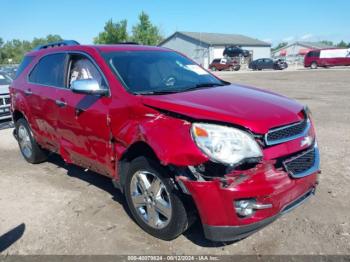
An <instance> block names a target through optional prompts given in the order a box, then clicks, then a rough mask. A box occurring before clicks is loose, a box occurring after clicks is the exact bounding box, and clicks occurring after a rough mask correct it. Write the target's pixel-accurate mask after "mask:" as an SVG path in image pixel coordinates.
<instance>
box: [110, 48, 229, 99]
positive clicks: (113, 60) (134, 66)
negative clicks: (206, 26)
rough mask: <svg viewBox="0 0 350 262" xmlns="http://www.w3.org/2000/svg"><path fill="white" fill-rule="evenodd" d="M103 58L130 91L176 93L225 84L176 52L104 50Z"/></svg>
mask: <svg viewBox="0 0 350 262" xmlns="http://www.w3.org/2000/svg"><path fill="white" fill-rule="evenodd" d="M104 57H105V59H106V61H107V63H108V64H109V65H110V66H111V67H112V69H113V70H114V72H115V73H116V74H117V76H118V77H119V78H120V79H121V80H122V82H123V84H124V85H125V87H126V88H127V89H128V90H129V91H131V92H132V93H139V94H152V93H173V92H174V93H175V92H183V91H186V90H191V89H195V88H203V87H213V86H219V85H224V82H222V81H220V80H219V79H217V78H215V77H214V76H212V75H211V74H209V73H208V72H207V71H205V70H204V69H203V68H201V67H200V66H198V65H196V64H195V63H193V62H192V61H191V60H189V59H188V58H186V57H184V56H182V55H180V54H178V53H176V52H168V51H122V52H111V53H104Z"/></svg>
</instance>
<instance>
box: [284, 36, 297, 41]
mask: <svg viewBox="0 0 350 262" xmlns="http://www.w3.org/2000/svg"><path fill="white" fill-rule="evenodd" d="M294 39H295V36H288V37H285V38H283V39H282V41H283V42H291V41H293V40H294Z"/></svg>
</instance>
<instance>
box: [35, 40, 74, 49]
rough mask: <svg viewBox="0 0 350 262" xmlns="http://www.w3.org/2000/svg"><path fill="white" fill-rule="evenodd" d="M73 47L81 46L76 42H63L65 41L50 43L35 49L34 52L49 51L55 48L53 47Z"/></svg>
mask: <svg viewBox="0 0 350 262" xmlns="http://www.w3.org/2000/svg"><path fill="white" fill-rule="evenodd" d="M72 45H80V44H79V43H78V42H77V41H74V40H63V41H59V42H54V43H48V44H46V45H39V46H37V47H35V48H34V51H38V50H41V49H47V48H53V47H59V46H72Z"/></svg>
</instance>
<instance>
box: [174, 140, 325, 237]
mask: <svg viewBox="0 0 350 262" xmlns="http://www.w3.org/2000/svg"><path fill="white" fill-rule="evenodd" d="M313 149H314V150H315V152H316V158H315V159H314V164H313V165H312V166H311V167H309V170H308V171H309V172H304V176H302V177H300V178H295V177H293V176H292V175H291V174H290V173H288V172H287V170H285V169H283V168H277V167H276V166H275V164H274V163H273V162H270V161H264V162H263V163H262V164H259V165H257V166H256V167H254V168H251V169H249V170H244V171H240V172H238V171H235V173H232V174H228V175H226V176H225V179H224V180H225V182H223V180H222V179H213V180H211V181H193V180H190V179H187V178H185V177H179V180H181V182H182V183H183V185H184V186H185V187H186V189H187V190H188V192H189V193H190V194H191V195H192V198H193V199H194V202H195V203H196V206H197V209H198V212H199V215H200V217H201V221H202V224H203V227H204V231H205V236H206V238H208V239H211V240H213V241H232V240H238V239H242V238H244V237H246V236H248V235H250V234H252V233H254V232H256V231H257V230H259V229H261V228H262V227H264V226H266V225H268V224H270V223H271V222H273V221H274V220H275V219H277V218H278V217H279V216H281V215H283V214H285V213H286V212H289V211H290V210H292V209H293V208H295V207H297V206H299V205H300V204H302V203H303V202H304V201H305V200H306V199H308V198H309V197H310V196H312V195H313V193H314V192H315V188H316V186H317V183H318V182H317V180H318V178H317V177H318V173H319V172H320V171H319V157H318V148H317V144H316V145H314V147H313ZM301 157H304V156H303V154H301ZM245 199H248V200H249V199H253V200H254V201H255V202H254V203H257V205H258V206H263V207H267V208H262V209H259V208H256V209H255V210H254V212H253V213H252V214H251V215H249V216H246V217H242V216H240V215H239V214H238V213H237V209H236V208H235V203H237V201H240V200H245ZM253 206H254V205H253Z"/></svg>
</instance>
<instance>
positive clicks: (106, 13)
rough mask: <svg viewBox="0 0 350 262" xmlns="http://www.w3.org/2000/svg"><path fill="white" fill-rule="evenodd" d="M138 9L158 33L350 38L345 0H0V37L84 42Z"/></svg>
mask: <svg viewBox="0 0 350 262" xmlns="http://www.w3.org/2000/svg"><path fill="white" fill-rule="evenodd" d="M142 10H143V11H145V12H146V13H148V14H149V15H150V18H151V20H152V22H153V23H154V24H156V25H158V26H159V27H160V29H161V32H162V34H163V35H164V36H168V35H170V34H172V33H173V32H174V31H176V30H178V31H198V32H220V33H238V34H244V35H248V36H252V37H255V38H259V39H261V40H265V41H270V42H272V43H273V44H276V43H279V42H281V41H293V40H304V41H317V40H323V39H329V40H332V41H335V42H338V41H340V40H342V39H344V40H345V41H347V42H350V18H349V12H350V1H349V0H332V1H327V0H307V1H305V0H293V1H285V0H275V1H272V0H245V1H244V0H223V1H214V0H211V1H207V0H202V1H195V0H193V1H190V0H173V1H166V0H153V1H152V0H124V1H120V0H71V1H68V0H59V1H49V0H1V15H0V25H1V27H0V37H2V38H3V39H4V40H10V39H13V38H17V39H22V40H24V39H25V40H31V39H33V37H43V36H46V35H48V34H59V35H61V36H62V37H63V38H65V39H75V40H77V41H79V42H81V43H85V44H90V43H92V39H93V37H94V36H96V35H97V34H98V33H99V32H100V31H102V30H103V26H104V24H105V22H106V21H107V20H108V19H110V18H112V19H113V20H114V21H119V20H122V19H127V20H128V23H129V24H128V27H129V30H130V31H131V27H132V25H133V24H135V23H136V22H137V16H138V14H139V13H140V12H141V11H142Z"/></svg>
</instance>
